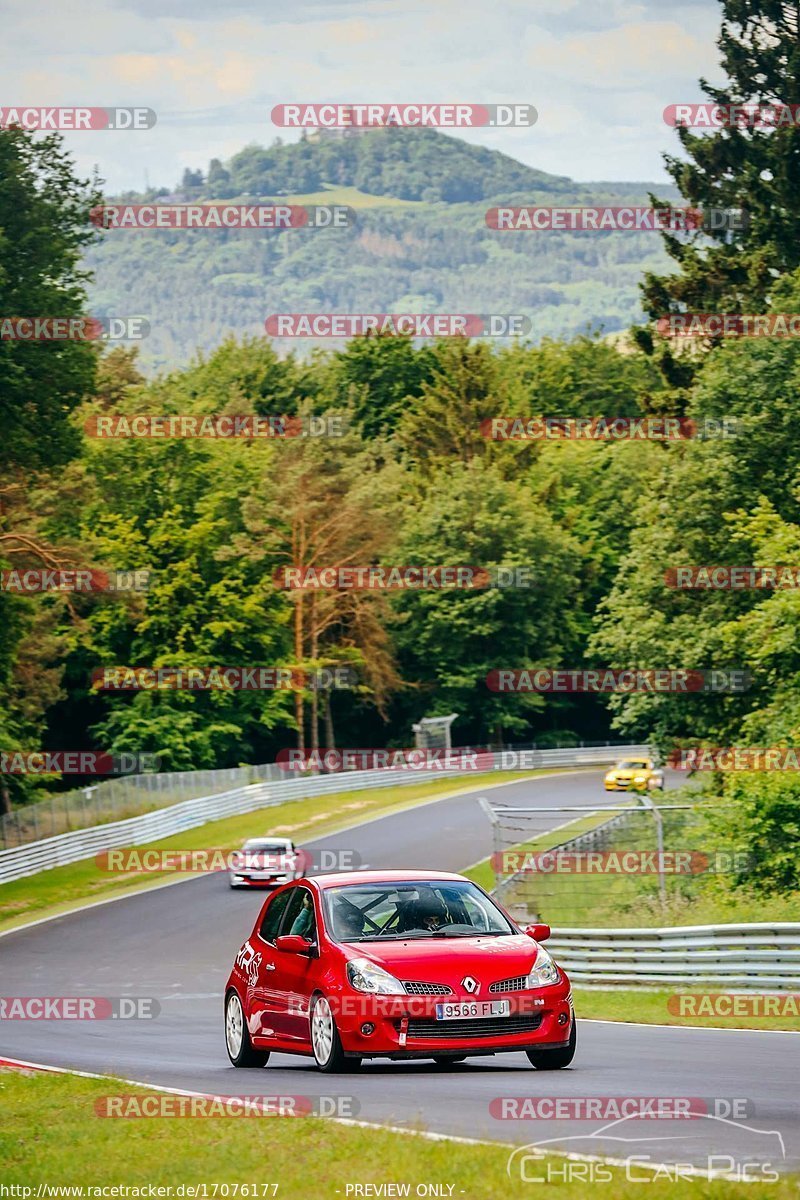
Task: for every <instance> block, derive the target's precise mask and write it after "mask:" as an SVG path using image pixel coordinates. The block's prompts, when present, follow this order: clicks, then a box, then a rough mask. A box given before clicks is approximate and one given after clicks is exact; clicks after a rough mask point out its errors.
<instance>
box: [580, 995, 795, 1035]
mask: <svg viewBox="0 0 800 1200" xmlns="http://www.w3.org/2000/svg"><path fill="white" fill-rule="evenodd" d="M572 992H573V995H574V997H575V1011H576V1013H577V1015H578V1018H579V1019H580V1018H581V1017H584V1018H587V1019H589V1018H593V1019H594V1020H598V1021H622V1022H625V1021H628V1022H638V1023H644V1024H645V1025H681V1026H700V1027H703V1026H706V1027H708V1026H714V1027H715V1028H721V1029H785V1030H790V1031H792V1032H800V1015H798V1016H792V1015H787V1016H782V1017H780V1016H770V1017H755V1016H741V1015H740V1016H735V1017H723V1016H710V1015H709V1016H705V1015H700V1014H698V1015H695V1016H691V1017H689V1016H686V1017H681V1016H676V1015H675V1014H674V1013H671V1012H670V1009H669V1007H668V1004H669V1000H670V997H674V996H676V995H679V996H701V995H708V994H709V993H714V994H715V995H720V994H721V993H724V992H725V987H724V984H717V985H713V984H711V985H709V986H708V987H707V988H702V989H701V988H686V987H674V988H664V989H662V990H657V991H652V992H651V991H644V990H643V989H641V988H640V989H633V988H631V989H625V990H622V989H621V990H619V991H617V990H616V989H615V988H608V989H605V988H582V987H581V986H580V985H579V984H578V985H576V986H575V987H573V989H572ZM753 994H755V993H753ZM759 998H760V997H759ZM794 1007H795V1008H796V1009H797V1010H798V1013H800V1001H796V1003H795V1005H794Z"/></svg>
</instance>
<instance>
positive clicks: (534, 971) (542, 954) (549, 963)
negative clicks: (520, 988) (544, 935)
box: [527, 946, 561, 988]
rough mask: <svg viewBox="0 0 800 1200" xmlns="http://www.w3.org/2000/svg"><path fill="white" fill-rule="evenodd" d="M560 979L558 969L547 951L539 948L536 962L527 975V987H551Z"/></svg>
mask: <svg viewBox="0 0 800 1200" xmlns="http://www.w3.org/2000/svg"><path fill="white" fill-rule="evenodd" d="M560 978H561V976H560V975H559V973H558V967H557V966H556V964H555V963H554V962H553V960H552V958H551V957H550V955H549V954H548V953H547V951H546V950H543V949H542V948H541V946H540V947H539V954H538V956H537V959H536V962H535V963H534V964H533V966H532V967H531V969H530V971H529V973H528V981H527V983H528V987H531V988H535V987H552V985H553V984H554V983H558V982H559V980H560Z"/></svg>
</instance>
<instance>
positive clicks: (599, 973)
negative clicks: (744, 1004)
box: [547, 921, 800, 991]
mask: <svg viewBox="0 0 800 1200" xmlns="http://www.w3.org/2000/svg"><path fill="white" fill-rule="evenodd" d="M547 948H548V950H552V952H553V956H554V958H555V959H556V961H557V962H558V963H559V964H560V965H561V966H562V967H563V968H564V970H565V971H566V972H567V974H568V975H569V977H570V979H571V980H572V982H573V983H594V984H598V985H599V984H605V985H609V986H615V985H619V986H628V987H629V986H630V985H631V984H634V985H636V984H646V985H648V986H650V987H652V986H653V985H657V984H661V985H662V986H672V985H673V984H681V985H683V986H687V985H690V984H692V985H698V984H710V985H712V986H714V987H724V988H734V989H737V990H739V989H743V988H758V989H760V990H766V991H776V990H792V989H799V990H800V923H794V922H790V921H778V922H776V923H775V924H769V923H766V922H765V923H763V924H761V923H756V924H747V925H679V926H674V927H672V928H668V929H557V930H556V931H555V933H554V934H553V936H552V938H551V939H550V941H549V942H548V943H547Z"/></svg>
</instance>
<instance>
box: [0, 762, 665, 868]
mask: <svg viewBox="0 0 800 1200" xmlns="http://www.w3.org/2000/svg"><path fill="white" fill-rule="evenodd" d="M643 752H646V747H645V748H643V747H639V746H595V747H589V746H586V747H576V748H572V749H564V750H535V751H534V750H526V751H514V750H513V748H510V749H509V750H507V751H505V752H504V753H505V754H506V755H509V754H511V753H518V754H519V755H520V757H521V756H522V755H523V754H524V756H525V761H524V765H523V768H522V769H527V768H530V769H533V768H534V767H551V766H552V767H555V766H593V765H598V766H602V765H603V764H606V763H610V762H615V761H616V760H617V759H618V758H620V757H625V756H626V755H629V754H633V753H643ZM476 758H477V761H476V764H475V767H476V770H477V771H479V772H480V771H491V770H493V769H494V766H495V761H500V758H499V754H494V753H491V752H481V753H479V754H477V756H476ZM506 769H510V768H506ZM474 773H475V772H474V771H470V770H463V769H459V770H455V769H454V770H425V771H416V770H376V771H341V772H337V773H335V774H331V775H316V776H310V777H306V778H303V779H290V780H287V781H286V782H285V783H284V782H280V783H274V782H270V783H256V784H251V785H250V786H248V787H239V788H235V789H233V790H232V791H228V792H220V793H218V794H216V795H213V796H201V797H199V798H197V799H193V800H184V801H182V802H181V803H179V804H173V805H170V806H169V807H168V808H159V809H155V810H152V811H150V812H146V813H142V814H141V815H140V816H137V817H128V818H127V819H126V820H124V821H113V822H111V823H109V824H107V825H94V826H91V827H90V828H88V829H76V830H74V831H73V832H71V833H61V834H58V835H57V836H56V837H50V838H44V839H43V840H41V841H33V842H27V843H26V844H25V845H23V846H15V847H13V848H12V849H10V850H0V883H8V882H10V881H11V880H12V879H22V878H23V877H24V876H26V875H35V874H36V873H37V872H39V871H47V870H50V869H51V868H53V867H61V866H65V865H66V864H67V863H73V862H79V861H81V860H82V859H86V858H93V857H94V855H95V854H99V853H101V852H102V851H103V850H114V849H117V848H119V847H121V846H141V845H143V844H145V843H147V842H152V841H155V840H156V839H158V838H166V837H172V836H174V835H175V834H177V833H183V832H184V831H185V830H187V829H195V828H197V826H199V825H205V824H207V823H208V822H209V821H218V820H219V819H220V818H222V817H232V816H237V815H239V814H241V813H248V812H254V811H256V810H257V809H260V808H271V807H273V806H274V805H276V804H285V803H287V802H290V801H294V800H304V799H306V798H307V797H310V796H321V795H325V794H327V793H330V792H354V791H361V790H363V789H365V788H379V787H397V786H398V785H400V784H413V783H421V782H423V781H425V780H426V779H448V778H459V779H463V780H465V781H466V780H468V779H469V778H470V776H471V775H473V774H474ZM500 775H501V772H500V771H498V777H499V776H500Z"/></svg>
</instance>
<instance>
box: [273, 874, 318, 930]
mask: <svg viewBox="0 0 800 1200" xmlns="http://www.w3.org/2000/svg"><path fill="white" fill-rule="evenodd" d="M280 932H281V934H282V935H285V934H287V933H289V934H291V933H293V934H297V935H299V936H300V937H304V938H307V939H308V940H309V941H310V942H313V941H314V940H315V939H316V936H317V922H316V918H315V916H314V899H313V897H312V895H311V892H310V891H309V890H308V888H304V887H296V888H292V898H291V900H290V901H289V904H288V905H287V907H286V911H285V912H284V914H283V920H282V921H281V927H280Z"/></svg>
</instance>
